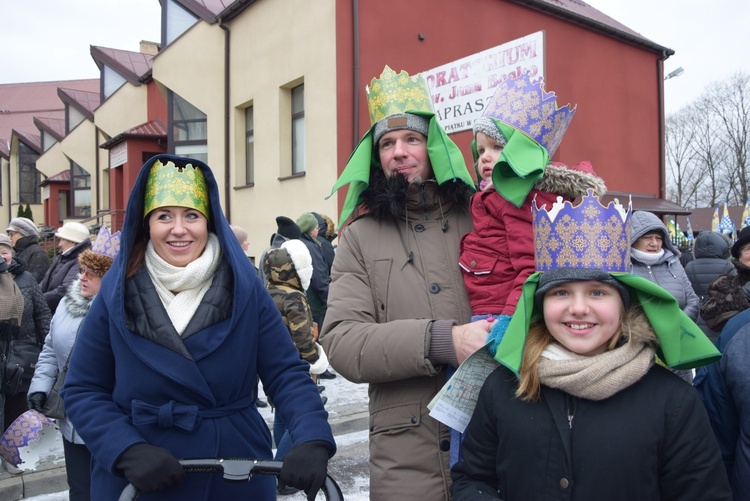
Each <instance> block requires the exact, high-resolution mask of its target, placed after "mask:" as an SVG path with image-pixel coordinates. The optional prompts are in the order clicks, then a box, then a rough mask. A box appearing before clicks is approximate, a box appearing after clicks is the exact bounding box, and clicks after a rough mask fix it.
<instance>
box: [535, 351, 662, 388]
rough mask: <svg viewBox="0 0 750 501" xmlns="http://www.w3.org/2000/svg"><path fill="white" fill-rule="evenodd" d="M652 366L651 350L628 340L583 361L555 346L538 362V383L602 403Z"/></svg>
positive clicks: (577, 356) (639, 377)
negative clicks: (617, 346) (601, 401)
mask: <svg viewBox="0 0 750 501" xmlns="http://www.w3.org/2000/svg"><path fill="white" fill-rule="evenodd" d="M652 365H654V350H653V348H651V347H650V346H649V345H647V344H644V343H642V342H638V341H635V340H631V341H630V342H629V343H626V344H624V345H622V346H620V347H619V348H615V349H614V350H610V351H607V352H604V353H602V354H600V355H593V356H590V357H583V356H580V355H577V354H575V353H571V352H569V351H568V350H566V349H565V348H563V347H562V346H560V345H558V344H552V345H550V346H549V347H547V348H546V349H545V350H544V352H543V353H542V356H541V358H540V359H539V366H538V371H539V381H540V382H541V383H542V384H543V385H545V386H549V387H550V388H557V389H558V390H562V391H564V392H566V393H569V394H571V395H573V396H575V397H579V398H585V399H587V400H604V399H605V398H609V397H611V396H612V395H614V394H615V393H617V392H619V391H620V390H623V389H625V388H627V387H628V386H630V385H632V384H633V383H635V382H636V381H638V380H639V379H641V378H642V377H643V376H644V375H646V373H647V372H648V370H649V369H650V368H651V366H652Z"/></svg>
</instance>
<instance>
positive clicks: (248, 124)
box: [245, 106, 255, 184]
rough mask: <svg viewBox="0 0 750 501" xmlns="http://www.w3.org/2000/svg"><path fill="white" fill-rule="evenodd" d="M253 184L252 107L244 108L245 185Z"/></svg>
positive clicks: (253, 134) (253, 135) (253, 140)
mask: <svg viewBox="0 0 750 501" xmlns="http://www.w3.org/2000/svg"><path fill="white" fill-rule="evenodd" d="M254 182H255V125H254V119H253V107H252V106H248V107H247V108H245V184H253V183H254Z"/></svg>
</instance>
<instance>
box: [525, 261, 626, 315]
mask: <svg viewBox="0 0 750 501" xmlns="http://www.w3.org/2000/svg"><path fill="white" fill-rule="evenodd" d="M588 280H595V281H597V282H602V283H605V284H607V285H611V286H612V287H614V288H616V289H617V290H618V291H619V292H620V297H621V298H622V302H623V304H624V305H625V308H626V309H627V307H628V306H630V290H629V289H628V288H627V287H626V286H625V285H624V284H623V283H622V282H620V281H619V280H616V279H615V278H614V277H613V276H612V275H610V274H609V273H608V272H606V271H604V270H602V269H601V268H556V269H554V270H550V271H547V272H545V273H542V274H541V275H540V277H539V285H538V286H537V289H536V293H535V294H534V299H535V300H536V305H537V307H540V306H541V304H542V299H544V294H545V293H546V292H547V291H548V290H550V289H553V288H555V287H557V286H558V285H562V284H565V283H568V282H585V281H588Z"/></svg>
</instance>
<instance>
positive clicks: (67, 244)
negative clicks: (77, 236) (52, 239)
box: [58, 238, 76, 252]
mask: <svg viewBox="0 0 750 501" xmlns="http://www.w3.org/2000/svg"><path fill="white" fill-rule="evenodd" d="M58 245H59V246H60V250H62V251H63V252H66V251H68V250H70V249H72V248H73V247H75V246H76V243H75V242H71V241H70V240H65V239H64V238H60V242H59V243H58Z"/></svg>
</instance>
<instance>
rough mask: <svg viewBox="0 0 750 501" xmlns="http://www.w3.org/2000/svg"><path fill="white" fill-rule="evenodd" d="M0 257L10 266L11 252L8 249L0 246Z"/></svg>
mask: <svg viewBox="0 0 750 501" xmlns="http://www.w3.org/2000/svg"><path fill="white" fill-rule="evenodd" d="M0 257H2V258H3V259H4V260H5V262H6V263H8V264H10V260H11V259H13V252H12V251H11V250H10V248H9V247H6V246H4V245H0Z"/></svg>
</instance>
